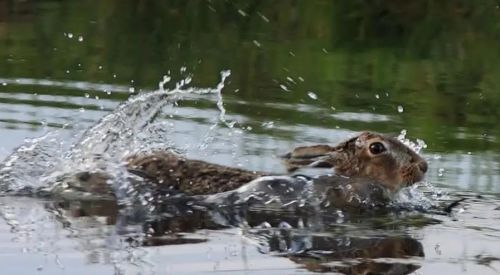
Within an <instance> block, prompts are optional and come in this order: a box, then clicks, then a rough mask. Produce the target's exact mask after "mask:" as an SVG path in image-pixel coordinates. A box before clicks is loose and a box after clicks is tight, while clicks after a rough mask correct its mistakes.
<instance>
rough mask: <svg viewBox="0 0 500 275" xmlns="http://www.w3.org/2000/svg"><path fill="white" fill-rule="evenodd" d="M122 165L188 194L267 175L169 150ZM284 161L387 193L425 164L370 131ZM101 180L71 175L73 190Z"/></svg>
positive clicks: (418, 176) (100, 184) (419, 173)
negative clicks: (374, 147)
mask: <svg viewBox="0 0 500 275" xmlns="http://www.w3.org/2000/svg"><path fill="white" fill-rule="evenodd" d="M373 142H381V143H383V144H384V145H385V146H386V147H387V151H386V152H384V153H382V154H379V155H373V154H371V153H370V152H369V150H368V149H367V148H368V147H369V145H370V144H371V143H373ZM126 162H127V164H126V166H127V169H128V170H129V171H130V172H132V173H133V174H136V175H138V176H140V178H143V179H144V180H145V183H146V184H157V185H159V186H161V187H168V188H170V189H173V190H178V191H180V192H183V193H186V194H189V195H205V194H215V193H220V192H225V191H230V190H233V189H236V188H238V187H240V186H242V185H244V184H247V183H249V182H250V181H252V180H254V179H256V178H259V177H262V176H266V175H268V174H266V173H263V172H254V171H249V170H244V169H239V168H233V167H228V166H224V165H219V164H214V163H209V162H205V161H201V160H192V159H187V158H185V157H184V156H182V155H179V154H177V153H175V152H172V151H155V152H151V153H140V154H136V155H132V156H130V157H128V158H127V159H126ZM284 162H285V164H286V166H287V168H288V169H289V170H290V171H293V170H296V169H298V168H301V167H306V166H307V167H332V168H334V169H335V174H337V175H341V176H346V177H359V178H366V179H368V180H373V182H378V183H380V184H382V185H383V186H385V187H386V188H388V189H389V190H390V191H392V192H395V191H397V190H399V189H400V188H402V187H404V186H409V185H412V184H414V183H415V182H417V181H420V180H422V178H423V176H424V174H425V170H426V169H427V164H426V162H425V160H423V159H422V158H421V157H420V156H419V155H418V154H416V153H415V152H414V151H412V150H411V149H410V148H408V147H407V146H406V145H404V144H402V143H401V142H400V141H398V140H397V139H394V138H391V137H386V136H383V135H381V134H377V133H372V132H363V133H361V134H360V135H358V136H356V137H353V138H351V139H349V140H347V141H345V142H342V143H340V144H339V145H337V146H329V145H314V146H304V147H297V148H295V149H294V150H293V151H292V152H290V153H288V154H287V155H285V156H284ZM107 179H108V177H107V176H105V175H100V174H99V173H97V172H96V173H88V172H83V173H80V174H79V175H78V176H77V181H76V184H75V186H80V187H81V188H83V189H85V190H90V191H92V190H94V189H95V190H101V189H103V188H104V189H106V186H107V184H106V180H107ZM93 186H94V187H93ZM367 188H368V187H367ZM337 196H338V195H337Z"/></svg>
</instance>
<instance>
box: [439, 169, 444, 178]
mask: <svg viewBox="0 0 500 275" xmlns="http://www.w3.org/2000/svg"><path fill="white" fill-rule="evenodd" d="M443 174H444V168H439V169H438V176H439V177H442V176H443Z"/></svg>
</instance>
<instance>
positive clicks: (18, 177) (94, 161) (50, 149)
mask: <svg viewBox="0 0 500 275" xmlns="http://www.w3.org/2000/svg"><path fill="white" fill-rule="evenodd" d="M229 76H230V71H222V72H221V81H220V82H219V83H218V84H217V86H216V88H195V87H185V86H186V85H188V84H189V83H190V82H191V79H192V77H191V76H188V77H186V78H185V79H182V80H181V81H179V82H177V83H176V86H175V88H174V89H172V90H167V89H165V88H164V86H165V84H166V83H168V82H169V81H170V80H171V78H170V76H165V77H164V78H163V80H162V81H161V82H160V83H159V89H158V90H157V91H153V92H149V93H144V94H139V95H136V96H132V97H130V98H129V99H128V100H127V101H126V102H124V103H122V104H120V105H119V106H118V107H117V108H116V109H115V110H114V111H113V112H112V113H110V114H108V115H106V116H104V117H103V118H102V119H101V120H100V121H98V122H97V123H96V124H95V125H94V126H92V127H90V128H89V129H87V130H85V131H83V132H79V133H73V135H72V136H69V137H68V136H67V135H66V136H65V135H64V134H62V133H61V132H59V131H54V132H48V133H47V134H45V135H44V136H42V137H39V138H36V139H31V140H26V141H25V143H24V144H22V145H21V146H20V147H19V148H18V149H17V150H16V151H15V152H14V153H12V154H11V155H10V156H9V157H7V159H6V160H5V161H4V162H3V163H2V164H0V191H2V192H6V191H10V192H14V193H17V192H20V191H23V190H28V191H29V190H36V189H39V188H42V187H48V186H51V184H53V183H54V181H56V180H57V179H60V178H61V176H64V175H65V174H74V173H76V172H78V171H105V172H107V173H108V174H110V175H113V176H115V175H116V181H117V182H118V181H120V179H123V177H126V176H127V175H126V171H125V169H124V168H123V165H122V161H123V158H124V156H126V155H128V154H131V153H134V152H137V151H141V150H148V149H151V148H155V147H161V148H170V147H172V146H173V142H172V141H171V140H170V139H169V138H168V134H169V132H168V130H169V128H168V127H165V128H164V127H162V126H165V124H162V123H152V122H153V121H154V119H155V118H156V116H157V115H158V114H159V113H160V112H161V111H162V110H163V108H164V107H165V106H172V107H173V106H175V105H176V102H177V101H178V100H181V99H183V98H185V97H196V96H204V95H208V94H214V95H217V99H218V100H217V107H218V109H219V110H220V114H219V121H220V122H222V123H224V124H225V125H226V126H228V127H232V126H233V125H234V122H231V121H227V120H226V118H225V113H226V110H225V109H224V106H223V103H222V89H223V88H224V85H225V80H226V79H227V77H229ZM60 152H66V153H64V154H63V155H62V156H61V153H60ZM115 183H116V182H115Z"/></svg>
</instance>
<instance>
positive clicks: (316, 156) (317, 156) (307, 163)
mask: <svg viewBox="0 0 500 275" xmlns="http://www.w3.org/2000/svg"><path fill="white" fill-rule="evenodd" d="M335 149H336V148H335V147H331V146H329V145H313V146H301V147H297V148H295V149H294V150H293V151H291V152H289V153H287V154H285V155H283V156H281V159H282V160H283V162H284V163H285V166H286V168H287V170H288V171H289V172H291V171H295V170H297V169H299V168H302V167H322V168H329V167H333V166H334V164H335V161H334V159H335V157H334V155H335Z"/></svg>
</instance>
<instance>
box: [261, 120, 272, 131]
mask: <svg viewBox="0 0 500 275" xmlns="http://www.w3.org/2000/svg"><path fill="white" fill-rule="evenodd" d="M262 127H264V128H266V129H271V128H273V127H274V121H266V122H264V123H262Z"/></svg>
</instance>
